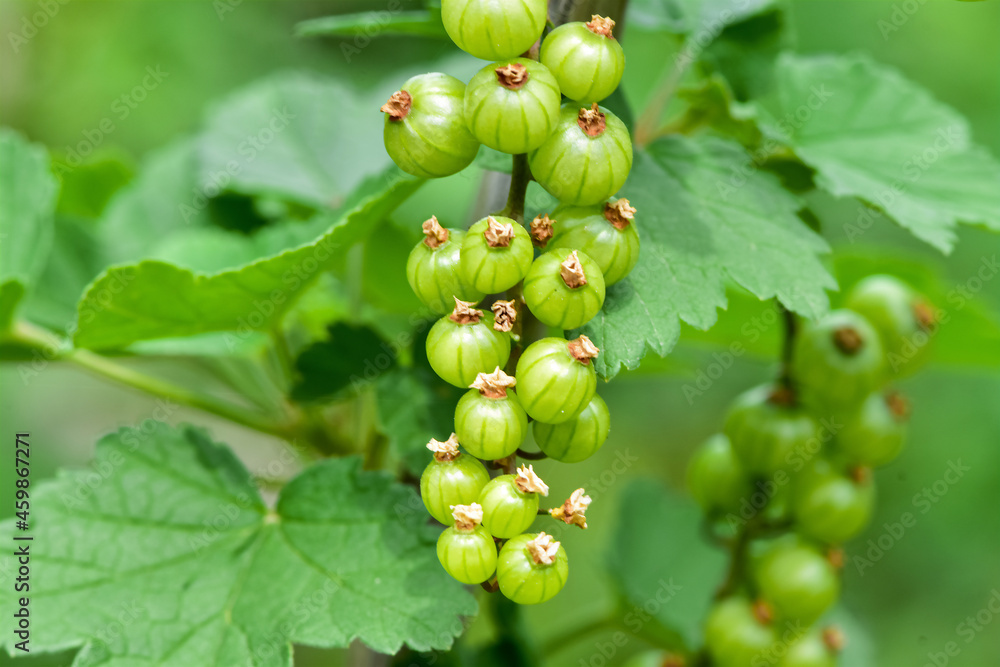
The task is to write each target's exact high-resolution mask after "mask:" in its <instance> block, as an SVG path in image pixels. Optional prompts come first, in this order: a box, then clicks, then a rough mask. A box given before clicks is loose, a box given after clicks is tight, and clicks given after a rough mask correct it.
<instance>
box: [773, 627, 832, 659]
mask: <svg viewBox="0 0 1000 667" xmlns="http://www.w3.org/2000/svg"><path fill="white" fill-rule="evenodd" d="M843 644H844V639H843V635H842V634H841V632H840V631H839V630H838V629H837V628H834V627H830V628H826V629H825V630H823V631H822V632H817V631H815V630H812V631H810V632H808V633H807V634H806V635H804V636H803V637H802V638H800V639H797V640H796V641H795V642H793V643H792V644H791V645H790V646H789V647H788V652H787V653H785V655H784V656H783V657H782V658H781V660H780V661H779V662H778V663H777V664H776V665H775V667H837V653H839V652H840V649H841V648H842V647H843Z"/></svg>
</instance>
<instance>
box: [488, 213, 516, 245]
mask: <svg viewBox="0 0 1000 667" xmlns="http://www.w3.org/2000/svg"><path fill="white" fill-rule="evenodd" d="M483 238H484V239H486V243H488V244H489V246H490V247H491V248H506V247H507V246H509V245H510V242H511V241H513V240H514V225H513V224H511V223H509V222H508V223H507V224H504V223H502V222H500V221H499V220H497V219H496V218H494V217H493V216H492V215H488V216H486V229H485V230H484V231H483Z"/></svg>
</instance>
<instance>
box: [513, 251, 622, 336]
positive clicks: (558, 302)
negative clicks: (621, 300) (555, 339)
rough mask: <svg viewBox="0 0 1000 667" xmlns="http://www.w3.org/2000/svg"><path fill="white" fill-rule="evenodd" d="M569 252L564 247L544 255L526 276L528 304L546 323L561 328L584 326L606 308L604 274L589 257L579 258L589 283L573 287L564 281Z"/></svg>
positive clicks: (525, 284)
mask: <svg viewBox="0 0 1000 667" xmlns="http://www.w3.org/2000/svg"><path fill="white" fill-rule="evenodd" d="M569 253H570V251H567V250H566V249H564V248H562V249H557V250H552V251H550V252H547V253H544V254H542V255H540V256H539V257H538V259H536V260H535V261H534V263H532V265H531V268H530V269H528V274H527V275H526V276H525V277H524V303H526V304H527V306H528V308H529V309H531V312H532V314H533V315H534V316H535V317H537V318H538V319H539V321H541V322H542V324H547V325H549V326H550V327H558V328H560V329H575V328H576V327H579V326H583V325H584V324H586V323H587V322H589V321H590V320H591V319H593V317H594V315H596V314H597V313H598V311H600V310H601V306H603V305H604V293H605V290H604V275H603V274H602V273H601V268H600V267H599V266H597V262H595V261H594V260H592V259H591V258H590V257H588V256H587V255H586V254H584V253H582V252H578V253H577V257H578V258H579V260H580V265H581V266H582V268H583V273H584V275H585V276H586V279H587V284H586V285H580V286H579V287H570V286H569V285H567V284H566V281H564V280H563V279H562V277H561V276H560V272H561V271H562V263H563V262H564V261H565V260H566V258H567V256H568V255H569Z"/></svg>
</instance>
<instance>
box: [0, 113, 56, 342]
mask: <svg viewBox="0 0 1000 667" xmlns="http://www.w3.org/2000/svg"><path fill="white" fill-rule="evenodd" d="M56 193H57V184H56V179H55V177H54V176H53V175H52V172H51V171H50V169H49V155H48V153H47V152H46V150H45V148H43V147H42V146H39V145H37V144H31V143H29V142H28V141H27V140H26V139H25V138H24V137H22V136H21V135H20V134H18V133H16V132H14V131H13V130H9V129H7V128H0V330H2V329H5V328H7V326H8V325H9V324H10V323H11V322H12V320H13V318H14V314H15V310H16V308H17V306H18V304H19V302H20V301H21V298H22V297H23V296H24V294H25V292H26V291H27V290H28V288H29V286H30V285H31V284H32V282H33V281H34V280H35V279H36V278H37V277H38V275H39V274H40V273H41V271H42V269H43V267H44V266H45V261H46V259H47V258H48V254H49V249H50V248H51V246H52V237H53V229H52V216H53V212H54V211H55V204H56Z"/></svg>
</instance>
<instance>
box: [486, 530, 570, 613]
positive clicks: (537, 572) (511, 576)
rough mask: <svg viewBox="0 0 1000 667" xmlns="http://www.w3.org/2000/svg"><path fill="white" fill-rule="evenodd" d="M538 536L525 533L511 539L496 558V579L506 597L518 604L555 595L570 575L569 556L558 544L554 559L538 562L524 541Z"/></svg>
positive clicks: (543, 599)
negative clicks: (549, 561) (542, 562)
mask: <svg viewBox="0 0 1000 667" xmlns="http://www.w3.org/2000/svg"><path fill="white" fill-rule="evenodd" d="M536 537H537V535H536V534H532V533H526V534H524V535H518V536H517V537H515V538H513V539H511V540H508V541H507V543H506V544H504V545H503V548H502V549H500V557H499V558H498V559H497V583H498V584H500V592H501V593H503V594H504V596H505V597H506V598H508V599H509V600H512V601H514V602H516V603H518V604H540V603H542V602H545V601H547V600H551V599H552V598H553V597H555V595H556V593H558V592H559V591H561V590H562V587H563V586H565V585H566V579H568V578H569V558H567V557H566V550H565V549H563V548H562V545H560V546H559V551H558V553H557V554H556V556H555V559H554V560H553V562H551V563H548V564H538V563H536V562H535V561H534V560H533V559H532V557H531V554H530V553H529V552H528V549H527V547H526V546H525V545H527V544H528V542H530V541H531V540H533V539H535V538H536Z"/></svg>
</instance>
